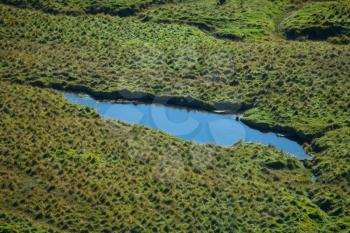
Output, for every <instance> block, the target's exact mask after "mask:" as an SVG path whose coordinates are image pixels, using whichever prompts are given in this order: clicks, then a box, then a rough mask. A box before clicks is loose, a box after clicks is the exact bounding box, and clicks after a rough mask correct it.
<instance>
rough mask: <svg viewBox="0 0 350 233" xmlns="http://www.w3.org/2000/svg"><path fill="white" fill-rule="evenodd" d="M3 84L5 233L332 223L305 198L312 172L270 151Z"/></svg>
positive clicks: (0, 200)
mask: <svg viewBox="0 0 350 233" xmlns="http://www.w3.org/2000/svg"><path fill="white" fill-rule="evenodd" d="M0 85H1V89H0V100H1V102H0V108H1V113H0V114H1V117H0V119H1V120H0V129H1V135H0V139H1V144H0V153H1V156H0V168H1V173H0V174H1V179H0V181H1V183H0V186H1V192H0V207H1V211H2V213H0V216H1V217H0V225H3V226H2V227H3V228H4V226H5V228H6V227H8V228H11V229H12V227H13V225H14V226H17V224H23V225H25V224H26V222H27V221H31V222H33V223H35V225H39V226H40V227H42V228H45V227H46V228H51V227H53V230H55V229H56V230H59V231H67V232H87V231H89V232H120V231H131V232H145V231H147V232H148V231H149V230H150V231H152V230H153V231H161V232H164V231H165V232H166V231H169V232H174V231H177V232H179V231H181V232H188V231H193V232H198V231H209V232H216V231H220V232H227V231H235V230H239V229H241V230H242V229H244V232H247V231H252V232H253V231H259V230H260V229H269V228H270V229H274V230H276V231H277V230H283V229H288V230H283V232H294V231H307V232H316V229H317V228H319V227H322V226H327V222H328V221H329V220H330V218H329V217H328V216H327V215H326V214H325V213H324V212H323V211H322V210H320V209H319V208H318V206H317V205H315V204H314V203H312V201H311V200H310V199H309V198H308V197H307V195H306V193H307V191H308V190H309V188H310V186H311V180H310V173H309V171H307V170H306V169H305V168H304V166H303V165H302V163H301V162H300V161H298V160H296V159H292V158H290V157H289V156H287V155H285V154H281V153H280V152H277V151H276V150H274V149H272V148H268V147H264V146H259V145H254V144H237V145H235V146H233V147H230V148H222V147H218V146H201V145H196V144H192V143H189V142H183V141H180V140H177V139H174V138H172V137H169V136H167V135H165V134H163V133H159V132H156V131H153V130H150V129H146V128H143V127H139V126H129V125H125V124H122V123H119V122H111V121H105V120H102V119H100V118H99V117H98V116H96V113H94V112H93V111H91V110H90V109H87V108H85V107H77V106H75V105H72V104H68V103H67V102H66V101H64V99H63V96H62V94H58V93H55V92H53V91H48V90H42V89H38V88H30V87H26V86H19V85H12V84H8V83H4V82H1V84H0ZM33 110H35V111H33ZM276 163H279V164H282V165H283V166H282V169H276V168H275V167H274V165H273V164H276ZM4 212H5V213H4ZM12 215H15V216H16V217H12ZM8 219H9V220H8ZM14 229H15V228H14Z"/></svg>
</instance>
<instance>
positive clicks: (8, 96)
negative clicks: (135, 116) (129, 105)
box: [0, 0, 350, 232]
mask: <svg viewBox="0 0 350 233" xmlns="http://www.w3.org/2000/svg"><path fill="white" fill-rule="evenodd" d="M1 2H2V3H7V4H10V5H15V6H21V7H28V8H30V7H31V8H35V9H36V10H34V9H27V8H18V7H14V6H9V5H5V4H0V15H1V16H0V232H16V231H19V232H21V231H26V230H27V231H36V232H47V231H52V232H56V231H57V232H65V231H67V232H120V231H130V232H149V231H155V232H156V231H159V232H164V231H165V232H166V231H168V232H175V231H176V232H178V231H183V232H188V231H193V232H198V231H208V232H227V231H238V232H239V231H242V232H261V231H267V232H268V231H273V232H342V231H343V232H348V230H349V229H350V217H349V216H350V206H349V203H350V185H349V184H350V180H349V177H350V160H349V158H350V156H349V151H350V148H349V145H350V143H349V141H350V130H349V127H350V82H349V78H350V77H349V73H350V45H349V44H347V43H348V37H349V17H348V16H349V10H348V9H349V8H348V1H332V2H328V1H326V2H322V3H320V2H317V1H307V2H306V1H295V0H293V1H292V0H290V1H289V0H283V1H282V0H281V1H272V0H263V1H257V0H246V1H243V6H242V4H241V3H240V2H241V1H238V0H237V1H236V0H231V1H229V0H227V1H226V2H225V3H224V4H223V5H218V4H217V1H204V0H203V1H202V0H198V1H178V2H177V3H174V1H166V2H167V3H165V4H161V3H164V1H107V0H105V1H102V0H101V1H100V0H97V1H79V0H77V1H41V0H39V1H32V0H28V1H22V0H17V1H11V0H6V1H4V0H3V1H1ZM106 9H108V10H106ZM123 9H126V11H125V12H128V11H129V10H130V9H132V10H131V11H132V14H133V15H134V16H130V17H123V18H121V17H118V16H115V15H123V14H121V13H120V11H121V10H123ZM99 13H106V14H99ZM73 15H74V16H73ZM125 15H129V14H125ZM125 15H124V16H125ZM191 25H192V26H191ZM338 29H340V30H338ZM315 33H316V34H315ZM283 34H285V35H286V36H287V38H288V37H289V38H290V39H303V38H306V39H317V40H326V39H327V41H318V42H315V41H305V40H300V41H288V40H285V39H284V38H283ZM213 35H214V36H216V37H218V38H216V37H213ZM315 35H316V36H315ZM320 35H322V37H320ZM222 37H223V38H228V39H243V40H244V41H239V42H233V41H228V40H222V39H219V38H222ZM329 42H332V43H329ZM340 44H342V45H340ZM16 83H17V84H16ZM18 83H20V84H22V85H19V84H18ZM30 86H38V87H50V88H56V89H57V88H58V89H70V90H75V91H82V92H87V93H90V94H93V95H94V96H96V97H103V98H112V99H113V98H120V97H125V98H134V99H137V98H140V99H142V97H143V96H149V95H152V96H156V97H158V96H170V97H187V99H189V100H197V102H199V103H200V104H199V105H201V106H202V107H206V108H215V107H218V106H224V107H227V108H229V109H231V110H236V111H239V110H247V111H246V112H245V115H244V117H243V120H244V121H245V122H247V123H248V124H250V125H254V126H256V127H257V128H261V129H270V130H271V129H273V130H274V131H277V132H283V133H285V134H287V135H289V136H292V137H296V138H298V139H299V140H300V141H302V142H303V143H304V146H305V147H306V148H307V149H308V151H309V152H310V154H311V155H313V156H314V159H313V160H312V161H304V165H305V167H304V166H303V164H302V162H300V161H296V160H294V159H292V158H289V157H287V156H286V155H284V154H282V153H280V152H276V151H275V150H274V149H273V148H266V147H263V146H259V145H254V144H243V143H240V144H237V145H234V146H232V147H230V148H221V147H217V146H211V145H208V146H200V145H196V144H192V143H188V142H183V141H179V140H177V139H175V138H172V137H169V136H167V135H165V134H162V133H159V132H155V131H153V130H149V129H145V128H143V127H138V126H129V125H125V124H122V123H119V122H112V121H105V120H102V119H100V118H99V117H98V116H97V114H96V113H95V112H94V111H92V110H90V109H88V108H82V107H78V106H75V105H71V104H68V103H66V102H65V101H64V100H63V96H62V95H60V94H57V93H55V92H54V91H50V90H44V89H40V88H34V87H30ZM116 93H118V94H116ZM120 93H124V95H123V94H120ZM136 93H137V94H138V95H136ZM182 104H183V103H182ZM208 106H209V107H208ZM33 110H35V111H33ZM277 165H278V166H277ZM278 167H282V169H276V168H278ZM311 172H313V173H314V174H315V176H316V179H317V181H316V183H314V184H312V183H311V176H310V174H311Z"/></svg>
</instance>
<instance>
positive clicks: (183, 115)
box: [64, 93, 310, 159]
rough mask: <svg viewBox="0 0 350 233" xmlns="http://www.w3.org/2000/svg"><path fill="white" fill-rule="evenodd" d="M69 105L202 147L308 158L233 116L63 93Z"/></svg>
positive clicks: (286, 142) (300, 150)
mask: <svg viewBox="0 0 350 233" xmlns="http://www.w3.org/2000/svg"><path fill="white" fill-rule="evenodd" d="M64 95H65V98H66V99H68V100H69V101H71V102H73V103H77V104H80V105H84V106H88V107H91V108H94V109H95V110H96V111H97V112H98V113H99V114H100V115H101V116H102V117H105V118H110V119H114V120H120V121H123V122H126V123H131V124H139V125H144V126H147V127H150V128H154V129H158V130H161V131H163V132H166V133H168V134H170V135H173V136H175V137H178V138H181V139H184V140H188V141H193V142H197V143H202V144H217V145H222V146H230V145H232V144H234V143H236V142H238V141H240V140H242V141H245V142H255V143H261V144H264V145H273V146H275V147H276V148H277V149H279V150H282V151H284V152H286V153H288V154H290V155H291V156H294V157H297V158H299V159H308V158H310V157H309V156H308V155H307V154H306V152H305V150H304V149H303V147H302V146H301V145H299V144H298V143H297V142H295V141H293V140H290V139H288V138H285V137H281V136H279V135H277V134H275V133H271V132H270V133H263V132H260V131H259V130H256V129H252V128H250V127H249V126H247V125H245V124H244V123H243V122H241V121H236V120H235V115H231V114H216V113H209V112H204V111H195V110H188V109H183V108H176V107H171V106H163V105H158V104H135V103H113V102H100V101H97V100H95V99H93V98H91V97H89V96H87V95H77V94H72V93H65V94H64Z"/></svg>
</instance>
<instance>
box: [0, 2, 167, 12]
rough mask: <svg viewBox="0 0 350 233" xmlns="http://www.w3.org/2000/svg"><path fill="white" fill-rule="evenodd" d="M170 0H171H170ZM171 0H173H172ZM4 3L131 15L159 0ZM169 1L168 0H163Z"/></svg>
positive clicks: (39, 7)
mask: <svg viewBox="0 0 350 233" xmlns="http://www.w3.org/2000/svg"><path fill="white" fill-rule="evenodd" d="M168 1H169V0H168ZM170 1H171V0H170ZM1 2H3V3H7V4H12V5H15V6H19V7H31V8H35V9H39V10H43V11H45V12H49V13H55V14H59V13H63V14H70V15H79V14H85V13H87V14H98V13H106V14H110V15H120V16H129V15H133V14H135V13H136V12H138V11H140V10H142V9H144V8H146V7H149V6H151V5H153V4H158V3H159V2H160V1H158V0H133V1H129V0H49V1H47V0H1ZM163 2H167V0H165V1H164V0H163Z"/></svg>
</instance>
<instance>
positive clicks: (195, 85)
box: [0, 6, 350, 137]
mask: <svg viewBox="0 0 350 233" xmlns="http://www.w3.org/2000/svg"><path fill="white" fill-rule="evenodd" d="M0 10H1V15H2V25H1V26H2V27H1V29H0V30H1V31H0V32H1V39H2V40H1V42H0V43H1V44H2V45H1V47H2V48H3V49H2V50H1V57H2V58H3V59H2V60H1V70H2V72H1V78H2V79H8V80H21V81H23V82H26V83H38V82H40V83H43V84H50V83H56V84H57V83H59V84H60V85H63V86H70V85H73V84H74V85H82V86H85V87H89V88H91V89H93V90H94V91H103V92H111V91H116V90H121V89H128V90H130V91H142V92H146V93H152V94H156V95H171V96H191V97H193V98H195V99H198V100H201V101H204V102H207V103H215V102H229V103H237V104H241V105H246V106H254V107H255V109H256V110H260V111H256V110H255V111H254V110H252V111H250V112H249V115H248V117H249V119H250V120H254V121H255V122H256V121H261V122H262V123H266V124H268V125H270V126H274V125H279V126H286V127H290V128H293V129H295V130H296V131H298V132H299V133H300V134H302V135H306V136H308V137H310V136H311V137H312V136H315V135H319V134H322V133H324V132H325V131H326V130H329V129H332V128H339V127H341V126H346V125H347V124H349V122H348V119H349V112H348V109H349V103H348V101H347V100H348V99H349V94H350V93H349V89H350V87H349V85H350V83H349V82H348V81H347V80H348V77H349V76H348V74H349V73H348V71H349V69H350V62H349V61H350V49H349V46H337V45H331V44H328V43H294V42H293V43H292V42H280V43H272V42H266V43H261V42H260V43H253V42H250V43H229V42H223V41H221V40H217V39H213V38H211V37H209V36H207V35H205V34H204V33H202V32H201V31H199V30H196V29H195V28H192V27H188V26H179V25H159V24H155V23H145V24H143V23H140V22H139V21H138V20H136V19H134V18H127V19H120V18H116V17H110V16H102V15H101V16H98V17H94V16H81V17H69V16H63V15H60V16H51V15H47V14H43V13H40V12H36V11H28V10H21V9H16V8H11V7H7V6H1V8H0ZM43 22H45V23H43ZM102 25H103V26H102ZM18 39H20V41H18ZM173 87H176V88H173ZM262 110H263V111H262Z"/></svg>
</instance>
